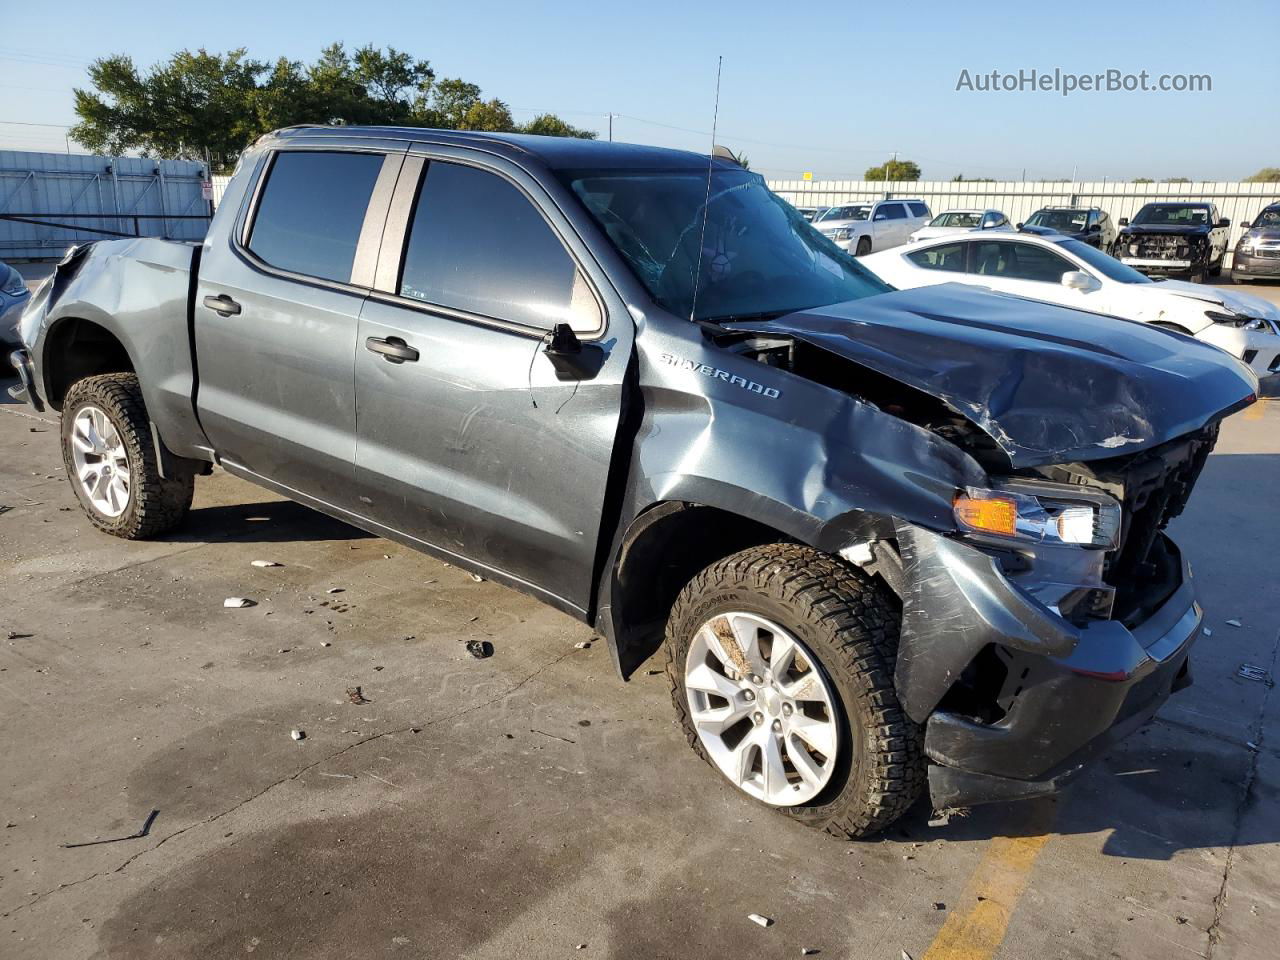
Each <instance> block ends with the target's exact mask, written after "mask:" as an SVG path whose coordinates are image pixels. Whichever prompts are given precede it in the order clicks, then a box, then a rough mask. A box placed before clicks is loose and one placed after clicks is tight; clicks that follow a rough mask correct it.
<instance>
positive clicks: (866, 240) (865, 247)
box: [853, 237, 871, 257]
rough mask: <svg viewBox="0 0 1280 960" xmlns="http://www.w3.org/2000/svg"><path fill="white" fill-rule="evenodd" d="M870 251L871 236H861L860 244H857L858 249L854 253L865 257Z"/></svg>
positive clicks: (856, 255)
mask: <svg viewBox="0 0 1280 960" xmlns="http://www.w3.org/2000/svg"><path fill="white" fill-rule="evenodd" d="M870 252H871V238H870V237H859V238H858V246H857V249H856V250H855V251H854V254H853V255H854V256H855V257H865V256H866V255H867V254H868V253H870Z"/></svg>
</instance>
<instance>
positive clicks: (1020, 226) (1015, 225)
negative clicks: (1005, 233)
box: [1013, 223, 1022, 230]
mask: <svg viewBox="0 0 1280 960" xmlns="http://www.w3.org/2000/svg"><path fill="white" fill-rule="evenodd" d="M1013 229H1015V230H1021V229H1022V224H1020V223H1015V224H1014V225H1013Z"/></svg>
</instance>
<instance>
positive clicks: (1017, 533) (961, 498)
mask: <svg viewBox="0 0 1280 960" xmlns="http://www.w3.org/2000/svg"><path fill="white" fill-rule="evenodd" d="M952 507H953V510H954V512H955V518H956V523H957V524H958V525H959V527H960V529H961V530H964V531H966V532H968V533H972V534H976V535H978V536H979V537H996V538H1000V539H1008V540H1015V541H1022V542H1024V543H1028V544H1030V543H1044V544H1072V545H1075V546H1082V547H1098V548H1103V549H1111V548H1113V547H1115V545H1116V544H1117V543H1118V542H1119V536H1120V504H1119V503H1117V502H1116V501H1115V500H1114V499H1113V498H1112V497H1110V496H1108V495H1107V494H1105V493H1103V492H1102V491H1100V490H1092V489H1087V488H1083V487H1075V486H1072V485H1070V484H1063V483H1049V482H1043V483H1042V482H1040V481H1023V480H1010V481H1006V482H1003V483H999V484H998V485H997V486H996V487H994V488H992V489H986V488H981V487H966V488H965V489H964V490H963V491H961V492H960V493H958V494H956V497H955V500H954V502H953V504H952Z"/></svg>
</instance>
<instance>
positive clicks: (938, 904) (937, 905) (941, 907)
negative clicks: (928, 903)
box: [933, 900, 947, 910]
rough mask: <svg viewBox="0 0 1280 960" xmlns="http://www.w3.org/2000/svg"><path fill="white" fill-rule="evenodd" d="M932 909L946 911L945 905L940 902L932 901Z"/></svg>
mask: <svg viewBox="0 0 1280 960" xmlns="http://www.w3.org/2000/svg"><path fill="white" fill-rule="evenodd" d="M933 909H935V910H945V909H947V905H946V904H945V903H943V902H942V901H941V900H935V901H933Z"/></svg>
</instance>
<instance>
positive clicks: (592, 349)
mask: <svg viewBox="0 0 1280 960" xmlns="http://www.w3.org/2000/svg"><path fill="white" fill-rule="evenodd" d="M542 352H543V353H544V354H546V356H547V359H548V360H550V361H551V366H553V367H555V370H556V379H557V380H590V379H591V378H592V377H594V376H595V375H596V374H598V373H599V372H600V368H601V367H602V366H603V365H604V348H603V347H601V346H600V345H599V344H595V343H587V344H584V343H583V342H582V341H581V340H579V339H578V335H577V334H576V333H574V332H573V327H571V326H569V325H568V324H567V323H557V324H556V325H555V326H554V327H552V328H551V342H550V343H548V344H547V345H546V346H545V347H543V348H542Z"/></svg>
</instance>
